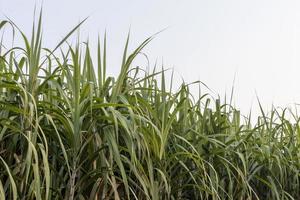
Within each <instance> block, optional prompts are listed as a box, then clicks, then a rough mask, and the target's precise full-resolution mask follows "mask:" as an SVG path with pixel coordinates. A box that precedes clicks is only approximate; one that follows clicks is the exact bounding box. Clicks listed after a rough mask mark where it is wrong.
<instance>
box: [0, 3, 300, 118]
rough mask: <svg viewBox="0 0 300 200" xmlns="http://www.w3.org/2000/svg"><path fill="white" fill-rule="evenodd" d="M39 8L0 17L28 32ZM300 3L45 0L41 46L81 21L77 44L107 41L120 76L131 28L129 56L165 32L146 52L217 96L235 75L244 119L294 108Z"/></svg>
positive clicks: (18, 8) (299, 90) (4, 11)
mask: <svg viewBox="0 0 300 200" xmlns="http://www.w3.org/2000/svg"><path fill="white" fill-rule="evenodd" d="M41 2H42V1H38V0H36V1H34V0H26V1H25V0H0V17H1V19H4V18H5V17H4V16H5V15H6V16H8V17H10V18H11V19H12V20H13V21H14V22H15V23H16V24H17V25H19V26H20V27H21V29H22V30H24V31H25V32H27V33H30V29H31V25H32V19H33V9H34V5H35V4H36V5H37V6H38V7H40V6H41ZM299 11H300V1H297V0H294V1H289V0H285V1H282V0H251V1H246V0H222V1H221V0H219V1H217V0H209V1H206V0H194V1H189V0H185V1H183V0H181V1H179V0H151V1H143V0H119V1H117V0H110V1H107V0H106V1H101V0H93V1H92V0H84V1H83V0H81V1H79V0H48V1H47V0H44V1H43V14H44V44H45V46H47V47H53V46H55V44H56V43H57V42H58V41H59V40H60V39H62V38H63V36H64V34H66V33H67V32H68V31H69V30H71V28H72V27H74V26H75V25H76V24H77V23H78V22H79V21H80V20H82V19H84V18H85V17H87V16H89V19H88V21H87V22H86V23H85V24H84V26H83V27H82V28H81V30H82V34H81V35H82V39H86V38H87V37H89V38H90V40H91V41H94V42H95V41H96V38H97V34H98V33H100V34H101V35H103V33H104V31H105V29H106V30H107V34H108V54H109V63H108V64H109V71H110V73H112V74H114V73H116V72H117V71H118V70H119V66H120V62H121V61H120V57H121V55H122V50H123V49H122V48H123V46H124V43H125V39H126V35H127V32H128V31H129V28H131V49H132V48H134V47H135V46H136V45H138V44H139V42H141V41H143V39H145V38H146V37H148V36H150V35H152V34H153V33H155V32H157V31H160V30H162V29H164V28H167V30H166V31H164V32H163V33H161V34H159V35H158V36H157V37H156V38H155V40H154V41H153V42H151V44H150V45H149V46H148V47H147V48H146V49H145V51H144V52H145V53H147V55H148V56H149V58H150V64H151V65H154V63H155V60H156V59H158V61H161V60H162V59H163V62H164V66H165V67H166V68H167V67H171V68H174V70H175V73H176V76H177V77H178V78H177V80H178V81H181V78H180V77H183V78H184V79H185V80H186V82H192V81H194V80H198V79H200V80H201V81H203V82H205V83H206V84H207V85H208V86H209V87H210V88H212V89H213V90H214V91H216V93H219V94H220V95H221V96H223V95H224V93H225V92H227V93H229V92H230V89H231V86H232V82H233V79H234V75H235V74H236V80H235V104H236V106H238V107H239V108H241V110H242V111H243V112H244V113H245V114H247V112H248V111H249V109H250V107H251V106H252V107H253V108H254V109H257V103H256V94H255V91H256V93H257V94H258V96H259V98H260V100H261V102H262V103H263V106H264V107H266V108H269V107H270V106H271V105H272V103H274V105H276V106H283V107H285V106H291V105H293V103H300V12H299Z"/></svg>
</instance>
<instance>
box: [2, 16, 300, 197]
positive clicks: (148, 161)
mask: <svg viewBox="0 0 300 200" xmlns="http://www.w3.org/2000/svg"><path fill="white" fill-rule="evenodd" d="M80 25H81V23H80V24H79V25H78V26H76V27H75V28H74V29H73V30H72V31H71V32H70V33H69V34H67V35H66V37H65V38H64V39H63V40H62V41H60V42H59V43H58V45H57V46H56V47H55V48H54V49H47V48H44V47H43V44H42V34H41V33H42V21H41V16H40V17H39V19H38V22H37V23H36V24H35V26H34V27H33V31H32V35H31V39H29V38H28V37H27V36H26V35H25V34H24V33H22V32H21V31H20V30H19V29H18V27H17V26H16V25H15V24H14V23H13V22H11V21H1V22H0V31H3V29H4V28H7V29H9V28H11V29H13V30H14V32H15V34H16V37H18V36H19V37H21V38H22V39H23V41H24V45H23V46H14V47H12V48H9V49H8V48H7V47H5V46H4V42H3V40H2V42H1V44H0V47H1V48H0V160H1V161H0V199H69V200H72V199H80V200H83V199H94V200H100V199H153V200H157V199H174V200H175V199H176V200H178V199H207V200H217V199H237V200H242V199H262V200H264V199H278V200H282V199H299V197H300V183H299V181H300V176H299V171H300V151H299V150H300V122H299V119H300V118H299V117H298V116H297V115H296V114H293V113H291V112H290V113H289V114H291V115H292V116H293V117H294V120H287V118H286V117H285V116H286V114H287V113H288V112H289V110H288V109H285V110H284V111H283V112H279V111H278V110H276V109H273V110H272V111H271V112H270V114H268V115H266V114H265V113H264V111H263V109H262V112H261V113H262V115H261V117H258V119H257V123H256V124H251V120H250V119H249V118H246V117H243V116H242V115H241V114H240V112H239V111H238V110H236V109H235V108H234V107H233V106H231V105H230V104H226V103H222V101H221V99H216V100H215V99H213V98H210V97H209V95H202V96H200V97H199V98H198V99H195V98H194V97H193V96H192V94H191V93H190V86H189V85H188V84H182V85H181V87H180V88H179V89H178V90H177V91H172V90H171V89H169V88H170V87H169V85H167V81H166V79H167V78H166V72H165V70H164V69H162V70H161V71H153V72H152V73H148V72H146V71H144V70H143V69H141V68H138V67H135V66H133V65H132V62H133V61H134V59H135V58H136V57H137V55H139V54H140V53H141V51H142V50H143V48H144V47H145V46H146V45H147V44H148V43H149V42H150V41H151V40H152V37H150V38H148V39H146V40H145V41H144V42H143V43H142V44H141V45H140V46H138V47H137V48H136V49H135V50H134V51H133V52H132V53H129V52H128V51H127V49H128V44H129V37H128V39H127V42H126V44H125V48H124V54H123V59H122V60H123V62H122V64H121V68H120V74H119V75H118V76H117V77H110V76H107V74H106V68H107V67H109V66H107V64H106V39H104V40H100V39H99V40H98V45H97V55H96V56H92V55H91V51H90V47H89V43H88V42H83V43H81V42H77V43H76V44H75V45H70V44H68V43H67V42H66V41H67V39H68V38H69V36H70V35H72V34H73V32H74V31H75V30H76V29H77V28H78V27H79V26H80ZM4 41H5V35H4ZM61 45H67V49H65V48H61ZM61 49H65V50H61ZM195 84H198V83H195ZM292 121H295V122H292Z"/></svg>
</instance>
